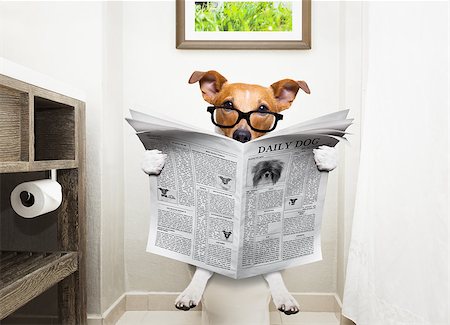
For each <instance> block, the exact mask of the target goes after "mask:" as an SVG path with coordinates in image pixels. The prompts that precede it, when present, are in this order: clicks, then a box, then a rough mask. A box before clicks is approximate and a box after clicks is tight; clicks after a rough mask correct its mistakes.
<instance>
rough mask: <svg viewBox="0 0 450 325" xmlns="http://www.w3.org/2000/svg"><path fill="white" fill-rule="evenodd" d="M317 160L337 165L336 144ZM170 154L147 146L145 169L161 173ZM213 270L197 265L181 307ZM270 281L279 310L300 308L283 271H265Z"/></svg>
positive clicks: (196, 297)
mask: <svg viewBox="0 0 450 325" xmlns="http://www.w3.org/2000/svg"><path fill="white" fill-rule="evenodd" d="M313 151H314V160H315V161H316V164H317V168H318V169H319V170H321V171H330V170H333V169H334V168H336V166H337V152H336V149H335V148H332V147H328V146H320V147H319V148H318V149H314V150H313ZM166 157H167V155H165V154H163V153H161V151H159V150H147V151H146V152H145V154H144V160H143V161H142V169H143V170H144V172H146V173H147V174H152V175H158V174H159V173H160V172H161V170H162V168H163V167H164V162H165V159H166ZM213 273H214V272H211V271H208V270H205V269H202V268H199V267H197V269H196V270H195V273H194V276H193V277H192V280H191V282H190V283H189V285H188V286H187V287H186V289H185V290H184V291H183V292H182V293H181V294H180V295H179V296H178V298H177V299H176V300H175V306H176V307H177V308H178V309H183V310H189V309H190V308H193V307H195V306H197V305H198V303H199V302H200V300H201V298H202V295H203V292H204V290H205V287H206V284H207V283H208V280H209V278H210V277H211V276H212V275H213ZM264 279H265V280H266V281H267V283H268V284H269V289H270V293H271V295H272V299H273V302H274V304H275V306H276V307H277V309H278V310H280V311H282V312H284V313H285V314H288V315H289V314H295V313H297V312H298V311H299V305H298V303H297V301H296V300H295V299H294V297H292V295H291V294H290V293H289V291H288V290H287V288H286V286H285V284H284V282H283V278H282V276H281V273H280V272H272V273H267V274H264Z"/></svg>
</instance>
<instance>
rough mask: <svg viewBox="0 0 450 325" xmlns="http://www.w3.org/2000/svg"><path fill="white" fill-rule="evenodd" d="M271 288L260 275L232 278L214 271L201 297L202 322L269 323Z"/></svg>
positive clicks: (204, 324)
mask: <svg viewBox="0 0 450 325" xmlns="http://www.w3.org/2000/svg"><path fill="white" fill-rule="evenodd" d="M270 298H271V296H270V291H269V286H268V284H267V282H266V281H265V280H264V278H263V277H262V275H259V276H254V277H251V278H246V279H239V280H235V279H232V278H229V277H226V276H223V275H220V274H217V273H214V275H213V276H212V277H211V278H210V279H209V281H208V284H207V285H206V289H205V292H204V293H203V298H202V325H269V324H270V314H269V302H270Z"/></svg>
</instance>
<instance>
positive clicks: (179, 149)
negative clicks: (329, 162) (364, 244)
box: [127, 110, 353, 279]
mask: <svg viewBox="0 0 450 325" xmlns="http://www.w3.org/2000/svg"><path fill="white" fill-rule="evenodd" d="M130 113H131V118H128V119H127V121H128V123H129V124H130V125H131V126H132V127H133V128H134V130H135V131H136V134H137V136H138V137H139V139H140V140H141V141H142V143H143V145H144V147H145V149H147V150H152V149H158V150H160V151H162V152H163V153H165V154H167V158H166V161H165V165H164V168H163V170H162V172H161V173H160V175H158V176H150V177H149V179H150V197H149V200H150V210H151V211H150V229H149V236H148V243H147V251H148V252H151V253H154V254H158V255H162V256H165V257H168V258H172V259H176V260H178V261H182V262H186V263H189V264H192V265H195V266H199V267H202V268H205V269H208V270H211V271H213V272H216V273H219V274H223V275H225V276H228V277H231V278H235V279H240V278H246V277H251V276H255V275H259V274H264V273H268V272H274V271H278V270H281V269H285V268H289V267H293V266H298V265H303V264H307V263H311V262H315V261H319V260H321V259H322V251H321V237H320V233H321V224H322V215H323V205H324V200H325V193H326V187H327V178H328V173H327V172H320V171H319V170H318V168H317V166H316V163H315V161H314V154H313V149H315V148H318V147H320V146H322V145H325V146H331V147H333V146H335V145H336V144H337V143H338V142H340V141H347V140H346V139H345V135H346V134H347V133H346V130H347V128H348V127H349V126H350V125H351V124H352V121H353V120H352V119H348V118H347V115H348V110H344V111H338V112H336V113H332V114H328V115H324V116H321V117H319V118H316V119H313V120H310V121H306V122H302V123H299V124H296V125H293V126H291V127H288V128H285V129H280V130H276V131H273V132H271V133H269V134H267V135H265V136H263V137H260V138H257V139H255V140H252V141H250V142H246V143H241V142H238V141H236V140H233V139H230V138H227V137H225V136H223V135H221V134H216V133H214V132H211V131H206V130H202V129H198V128H195V127H193V126H189V125H186V124H184V123H182V122H178V121H174V120H171V119H163V118H161V117H158V116H157V114H154V115H153V114H144V113H141V112H137V111H130Z"/></svg>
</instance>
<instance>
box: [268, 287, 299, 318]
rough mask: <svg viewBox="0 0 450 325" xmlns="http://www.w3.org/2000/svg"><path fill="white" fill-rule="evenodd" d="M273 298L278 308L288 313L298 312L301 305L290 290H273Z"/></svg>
mask: <svg viewBox="0 0 450 325" xmlns="http://www.w3.org/2000/svg"><path fill="white" fill-rule="evenodd" d="M272 300H273V303H274V304H275V306H276V307H277V309H278V310H279V311H281V312H283V313H285V314H286V315H292V314H297V313H298V312H299V311H300V306H299V304H298V302H297V300H295V298H294V297H293V296H292V295H291V294H290V293H289V292H287V291H286V292H281V291H279V292H272Z"/></svg>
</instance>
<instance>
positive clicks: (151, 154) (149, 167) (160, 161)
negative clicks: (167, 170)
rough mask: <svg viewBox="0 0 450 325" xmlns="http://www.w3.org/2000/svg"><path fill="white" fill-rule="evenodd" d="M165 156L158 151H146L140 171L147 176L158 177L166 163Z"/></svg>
mask: <svg viewBox="0 0 450 325" xmlns="http://www.w3.org/2000/svg"><path fill="white" fill-rule="evenodd" d="M166 158H167V155H166V154H163V153H162V152H161V151H159V150H146V151H145V153H144V159H142V165H141V166H142V170H143V171H144V172H145V173H147V174H149V175H159V174H160V173H161V170H162V169H163V167H164V163H165V162H166Z"/></svg>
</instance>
